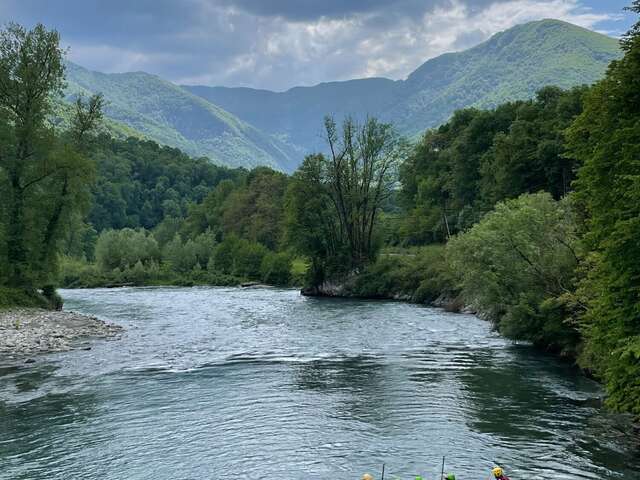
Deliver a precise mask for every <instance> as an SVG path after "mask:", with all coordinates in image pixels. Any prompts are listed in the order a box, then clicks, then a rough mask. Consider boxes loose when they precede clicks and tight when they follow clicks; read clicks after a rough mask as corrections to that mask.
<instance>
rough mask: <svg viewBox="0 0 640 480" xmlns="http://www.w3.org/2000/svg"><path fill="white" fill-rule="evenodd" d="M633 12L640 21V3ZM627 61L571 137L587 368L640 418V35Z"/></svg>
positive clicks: (602, 85) (637, 30) (596, 93)
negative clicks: (582, 253)
mask: <svg viewBox="0 0 640 480" xmlns="http://www.w3.org/2000/svg"><path fill="white" fill-rule="evenodd" d="M632 10H633V11H635V12H637V13H640V3H638V2H637V1H636V2H634V3H633V6H632ZM622 45H623V48H624V51H625V56H624V58H622V59H621V60H619V61H614V62H612V63H611V65H610V67H609V70H608V71H607V75H606V77H605V78H604V79H603V80H602V81H600V82H598V83H597V84H596V85H595V86H594V87H593V88H592V89H591V91H590V92H589V94H588V95H587V97H586V100H585V107H584V112H583V113H582V114H581V115H580V117H578V119H577V120H576V122H575V123H574V124H573V125H572V126H571V128H570V130H569V134H568V136H569V146H570V152H571V154H572V155H574V156H575V157H576V158H577V159H578V160H579V161H580V162H581V164H582V166H581V168H580V170H579V172H578V179H577V181H576V191H577V194H578V200H579V201H580V204H581V206H582V207H583V209H584V213H585V217H586V218H585V219H586V222H585V230H586V231H585V239H584V240H585V243H586V245H587V247H588V248H589V249H590V250H591V253H590V255H589V256H588V257H587V258H586V259H585V261H584V264H583V270H584V271H585V277H584V278H583V280H582V282H581V283H580V288H579V290H578V295H579V298H580V299H581V300H582V301H583V302H584V303H585V304H586V310H585V312H584V315H583V317H582V332H583V335H584V338H585V349H584V352H583V355H582V356H581V359H580V360H581V363H582V365H583V366H584V367H587V368H590V369H591V370H593V371H594V372H595V373H596V375H598V376H599V377H600V378H601V379H603V380H604V381H605V382H606V385H607V390H608V393H609V397H608V403H609V405H610V406H611V407H613V408H614V409H617V410H620V411H626V412H631V413H633V414H635V415H636V416H639V415H640V383H639V382H638V378H640V283H639V281H638V279H640V263H639V262H638V258H640V243H639V242H638V239H639V238H640V83H639V79H640V27H639V25H638V24H636V25H635V26H634V28H633V29H632V30H631V31H630V32H629V33H628V34H627V35H626V36H625V39H624V42H623V44H622Z"/></svg>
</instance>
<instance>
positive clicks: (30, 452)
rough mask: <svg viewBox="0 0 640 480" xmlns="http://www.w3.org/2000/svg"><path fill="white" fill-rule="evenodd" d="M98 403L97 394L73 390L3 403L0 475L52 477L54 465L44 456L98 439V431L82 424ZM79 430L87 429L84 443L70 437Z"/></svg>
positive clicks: (59, 454)
mask: <svg viewBox="0 0 640 480" xmlns="http://www.w3.org/2000/svg"><path fill="white" fill-rule="evenodd" d="M32 386H33V385H32ZM97 404H98V401H97V399H96V397H95V396H94V395H92V394H86V393H74V392H69V393H51V394H48V395H45V396H41V397H39V398H35V399H33V400H31V401H29V402H24V403H18V404H9V403H4V402H3V403H0V418H2V422H0V445H1V446H2V455H1V456H2V471H1V472H0V477H2V478H12V479H16V480H17V479H25V480H26V479H29V480H33V479H37V478H42V479H45V478H50V476H51V475H52V471H51V468H52V466H51V465H50V464H49V462H48V461H43V459H49V458H63V457H65V456H67V455H71V454H72V453H73V451H74V450H77V449H82V448H84V447H86V446H88V445H90V444H91V443H94V444H97V443H99V436H100V434H99V433H98V432H95V435H94V436H91V435H87V434H86V429H85V428H83V425H84V424H86V423H87V422H89V420H90V419H91V418H92V417H94V416H95V415H96V413H97ZM80 430H82V431H83V432H84V434H83V441H82V444H80V445H79V444H78V443H77V442H73V441H68V440H69V439H70V438H73V435H74V432H77V431H80Z"/></svg>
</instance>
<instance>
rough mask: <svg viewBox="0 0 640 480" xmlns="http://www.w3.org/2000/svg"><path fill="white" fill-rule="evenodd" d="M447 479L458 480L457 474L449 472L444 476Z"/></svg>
mask: <svg viewBox="0 0 640 480" xmlns="http://www.w3.org/2000/svg"><path fill="white" fill-rule="evenodd" d="M444 478H445V480H456V476H455V475H454V474H453V473H449V474H448V475H447V476H446V477H444Z"/></svg>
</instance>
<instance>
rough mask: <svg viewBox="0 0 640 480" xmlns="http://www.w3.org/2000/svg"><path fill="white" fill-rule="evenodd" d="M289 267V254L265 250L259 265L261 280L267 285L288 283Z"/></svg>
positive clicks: (290, 266)
mask: <svg viewBox="0 0 640 480" xmlns="http://www.w3.org/2000/svg"><path fill="white" fill-rule="evenodd" d="M291 268H292V263H291V256H289V255H288V254H287V253H274V252H267V253H266V254H265V256H264V257H263V258H262V263H261V265H260V276H261V280H262V281H263V282H264V283H266V284H269V285H289V283H290V282H291Z"/></svg>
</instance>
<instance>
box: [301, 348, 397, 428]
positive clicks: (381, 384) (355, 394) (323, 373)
mask: <svg viewBox="0 0 640 480" xmlns="http://www.w3.org/2000/svg"><path fill="white" fill-rule="evenodd" d="M379 360H380V359H378V358H376V357H374V356H371V355H355V356H353V357H342V358H333V359H326V360H314V361H311V362H306V363H301V364H298V365H295V366H294V368H293V370H294V374H293V375H294V377H293V378H294V385H296V386H297V387H298V388H300V389H302V390H308V391H312V392H315V393H318V394H321V395H323V396H335V397H336V398H335V399H332V400H333V401H334V402H336V407H335V410H334V415H335V417H336V418H342V419H345V420H357V421H362V422H368V423H372V424H382V423H383V422H384V419H385V417H386V415H387V413H388V412H387V409H386V408H385V404H384V400H383V399H384V398H385V392H384V390H385V389H386V388H388V385H387V383H386V382H385V378H384V377H385V371H384V365H383V364H382V363H380V361H379Z"/></svg>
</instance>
